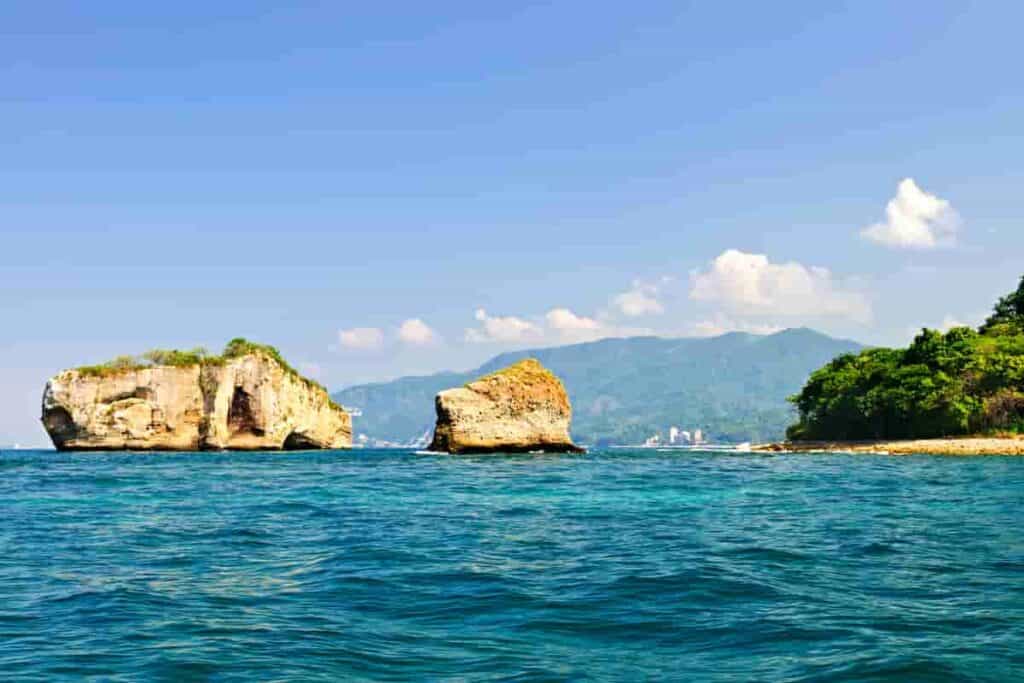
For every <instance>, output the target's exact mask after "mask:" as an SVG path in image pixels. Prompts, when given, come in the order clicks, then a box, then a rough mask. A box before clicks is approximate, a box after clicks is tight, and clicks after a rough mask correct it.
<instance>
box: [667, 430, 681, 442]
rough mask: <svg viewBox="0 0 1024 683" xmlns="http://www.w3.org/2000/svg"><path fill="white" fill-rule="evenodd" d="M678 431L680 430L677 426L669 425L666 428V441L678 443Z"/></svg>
mask: <svg viewBox="0 0 1024 683" xmlns="http://www.w3.org/2000/svg"><path fill="white" fill-rule="evenodd" d="M680 433H681V432H680V431H679V427H669V428H668V442H669V443H673V444H674V443H679V435H680Z"/></svg>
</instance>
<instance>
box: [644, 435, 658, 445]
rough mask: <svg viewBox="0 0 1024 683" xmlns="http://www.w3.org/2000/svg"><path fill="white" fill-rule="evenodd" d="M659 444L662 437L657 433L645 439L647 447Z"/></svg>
mask: <svg viewBox="0 0 1024 683" xmlns="http://www.w3.org/2000/svg"><path fill="white" fill-rule="evenodd" d="M659 444H661V437H660V436H658V435H657V434H655V435H654V436H652V437H651V438H649V439H647V441H644V446H646V447H647V448H653V447H655V446H657V445H659Z"/></svg>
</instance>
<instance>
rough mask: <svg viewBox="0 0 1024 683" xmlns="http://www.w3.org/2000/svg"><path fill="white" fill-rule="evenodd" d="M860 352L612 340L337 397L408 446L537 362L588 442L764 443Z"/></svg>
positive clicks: (364, 423)
mask: <svg viewBox="0 0 1024 683" xmlns="http://www.w3.org/2000/svg"><path fill="white" fill-rule="evenodd" d="M860 348H861V347H860V345H858V344H856V343H854V342H851V341H843V340H837V339H832V338H831V337H827V336H825V335H823V334H820V333H817V332H814V331H812V330H808V329H794V330H786V331H784V332H779V333H777V334H773V335H769V336H758V335H750V334H742V333H732V334H726V335H723V336H720V337H713V338H707V339H662V338H656V337H634V338H630V339H605V340H601V341H597V342H591V343H586V344H575V345H572V346H561V347H556V348H548V349H537V350H529V351H519V352H514V353H505V354H502V355H500V356H497V357H495V358H493V359H491V360H490V361H488V362H487V363H485V364H484V365H483V366H481V367H480V368H478V369H476V370H473V371H471V372H467V373H441V374H438V375H430V376H427V377H405V378H402V379H398V380H395V381H393V382H385V383H379V384H365V385H360V386H354V387H350V388H348V389H345V390H343V391H340V392H338V393H336V394H334V398H335V400H337V401H338V402H340V403H342V404H343V405H346V406H352V407H356V408H359V409H360V410H362V412H363V415H362V416H361V417H357V418H356V419H355V431H356V432H357V433H360V434H366V435H367V436H369V437H371V438H376V439H383V440H388V441H397V442H408V441H411V440H413V439H415V438H417V437H419V436H421V435H423V434H424V433H425V432H427V431H428V430H430V429H431V427H432V426H433V423H434V396H435V395H436V394H437V392H439V391H441V390H442V389H447V388H449V387H453V386H459V385H461V384H464V383H465V382H467V381H469V380H471V379H474V378H476V377H478V376H480V375H483V374H486V373H488V372H492V371H494V370H497V369H499V368H501V367H504V366H505V365H508V364H510V363H513V362H515V361H517V360H520V359H522V358H526V357H532V358H536V359H537V360H539V361H540V362H541V363H543V364H544V365H545V366H547V367H548V368H550V369H551V370H552V371H553V372H554V373H555V374H557V375H558V376H559V377H560V378H561V379H562V381H563V382H564V383H565V386H566V389H567V390H568V392H569V396H570V399H571V400H572V404H573V411H574V417H573V425H572V431H573V438H574V440H576V441H577V442H578V443H583V444H597V443H612V444H632V443H639V442H642V441H643V440H644V439H646V438H647V437H648V436H650V435H652V434H654V433H657V432H661V433H662V434H664V433H665V432H666V431H667V430H668V428H669V427H670V426H672V425H675V426H678V427H680V428H682V429H694V428H699V429H702V430H704V433H705V435H706V436H707V437H709V438H711V439H713V440H716V441H733V442H738V441H763V440H769V439H778V438H781V437H782V435H783V434H784V432H785V429H786V426H787V425H788V424H790V423H791V422H792V421H793V418H794V411H793V408H792V407H791V406H790V405H789V404H788V403H787V402H786V397H787V396H789V395H791V394H793V393H794V392H796V391H798V390H799V389H800V387H801V386H802V385H803V383H804V382H805V381H806V379H807V377H808V375H810V373H811V371H812V370H814V369H815V368H817V367H820V366H821V365H822V364H824V363H826V362H827V361H829V360H830V359H832V358H834V357H835V356H837V355H839V354H843V353H849V352H853V351H858V350H860Z"/></svg>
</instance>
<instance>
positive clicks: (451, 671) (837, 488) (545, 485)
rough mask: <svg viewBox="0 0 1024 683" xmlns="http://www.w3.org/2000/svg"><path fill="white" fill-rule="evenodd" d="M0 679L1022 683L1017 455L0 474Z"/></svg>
mask: <svg viewBox="0 0 1024 683" xmlns="http://www.w3.org/2000/svg"><path fill="white" fill-rule="evenodd" d="M0 672H2V676H0V678H2V679H3V680H5V681H12V680H60V679H71V680H77V679H79V678H83V677H95V678H97V679H101V680H125V681H136V680H218V681H249V680H324V681H328V680H359V679H366V680H438V679H457V680H517V681H532V680H537V681H540V680H566V679H572V680H641V679H647V680H650V679H673V680H688V681H705V680H706V681H750V680H763V681H805V680H807V681H811V680H821V681H863V680H892V681H908V680H927V681H961V680H988V681H1010V680H1021V679H1024V458H992V457H986V458H953V457H883V456H878V457H876V456H865V455H859V456H844V455H815V456H810V455H772V456H758V455H749V454H748V455H731V454H730V455H725V454H700V453H656V452H650V451H644V452H626V451H611V452H599V453H592V454H590V455H586V456H557V457H556V456H515V457H512V456H510V457H500V456H499V457H494V456H492V457H450V456H423V455H416V454H413V453H410V452H402V451H390V452H359V451H355V452H324V453H288V454H285V453H256V454H240V453H227V454H224V453H194V454H124V453H121V454H73V455H72V454H56V453H46V452H25V451H18V452H11V451H5V452H3V453H2V454H0Z"/></svg>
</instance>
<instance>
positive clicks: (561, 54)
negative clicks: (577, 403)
mask: <svg viewBox="0 0 1024 683" xmlns="http://www.w3.org/2000/svg"><path fill="white" fill-rule="evenodd" d="M281 5H284V3H270V2H261V1H258V0H254V1H252V2H247V3H209V2H194V1H192V0H182V1H181V2H175V3H137V2H133V3H129V2H113V1H112V2H104V3H71V2H48V1H45V0H41V1H39V2H34V3H7V4H6V5H5V6H4V7H3V8H0V332H2V334H0V444H4V443H14V442H18V443H21V444H23V445H44V444H46V443H47V440H46V436H45V433H44V432H43V431H42V429H41V427H40V426H39V412H40V409H39V403H40V397H41V394H42V390H43V386H44V385H45V382H46V379H47V378H48V377H49V376H51V375H53V374H55V373H56V372H57V371H59V370H60V369H62V368H66V367H72V366H77V365H82V364H87V363H95V362H100V361H103V360H106V359H109V358H111V357H113V356H116V355H120V354H123V353H132V352H141V351H144V350H146V349H149V348H153V347H162V348H167V347H179V348H180V347H193V346H197V345H203V346H206V347H208V348H210V349H214V350H218V349H220V348H221V347H222V346H223V345H224V343H225V342H227V341H228V340H229V339H231V338H233V337H236V336H245V337H248V338H250V339H253V340H256V341H261V342H265V343H270V344H273V345H275V346H277V347H279V348H280V349H281V351H282V353H284V355H285V357H286V358H288V359H289V360H290V361H292V362H293V364H295V365H296V366H298V367H300V368H301V369H302V370H303V371H304V372H307V373H309V374H310V375H312V376H314V377H316V378H317V379H319V380H320V381H321V382H323V383H325V384H326V385H328V386H329V387H331V388H332V389H338V388H341V387H344V386H348V385H351V384H356V383H362V382H366V381H377V380H386V379H390V378H394V377H398V376H402V375H406V374H413V373H416V374H418V373H428V372H434V371H438V370H442V369H454V370H464V369H469V368H471V367H474V366H476V365H478V364H479V363H481V362H483V361H484V360H486V359H487V358H489V357H491V356H493V355H494V354H496V353H498V352H501V351H504V350H509V349H514V348H527V347H535V346H549V345H555V344H561V343H569V342H574V341H581V340H588V339H595V338H600V337H605V336H623V335H633V334H657V335H663V336H694V335H703V336H707V335H714V334H719V333H722V332H726V331H730V330H744V331H750V332H758V333H767V332H771V331H773V330H777V329H782V328H786V327H794V326H810V327H813V328H815V329H818V330H821V331H823V332H826V333H828V334H832V335H835V336H841V337H846V338H852V339H856V340H858V341H861V342H863V343H868V344H902V343H905V342H906V341H908V340H909V339H910V338H911V337H912V336H913V334H914V332H915V331H916V330H917V329H919V328H920V327H922V326H929V327H939V328H941V327H948V326H951V325H955V324H962V323H966V324H976V323H977V322H979V321H980V320H981V319H982V318H983V317H984V315H985V314H986V311H987V310H988V309H989V308H990V306H991V304H992V303H993V302H994V300H995V299H996V298H997V297H998V296H999V295H1002V294H1005V293H1006V292H1008V291H1011V290H1012V289H1014V288H1015V287H1016V284H1017V281H1018V279H1019V278H1020V276H1021V274H1022V273H1024V226H1022V218H1024V193H1022V192H1021V191H1020V190H1021V188H1022V187H1024V166H1022V163H1021V160H1022V159H1024V85H1022V83H1024V82H1022V80H1021V78H1020V64H1021V63H1022V61H1024V58H1022V55H1021V48H1020V40H1019V27H1020V26H1021V24H1022V23H1024V6H1022V5H1020V4H1019V3H1011V2H989V3H965V2H959V3H951V2H930V3H927V5H924V4H922V3H890V2H848V3H843V2H830V3H814V2H783V3H748V2H717V3H710V2H694V3H687V2H680V1H678V0H677V1H673V2H659V1H657V0H652V1H648V2H640V3H593V2H574V1H569V0H566V1H563V2H505V3H480V2H445V1H443V0H439V1H437V2H432V3H408V2H390V1H387V0H383V1H381V2H374V3H327V2H323V3H321V2H315V3H306V2H298V3H287V5H288V6H281Z"/></svg>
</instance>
